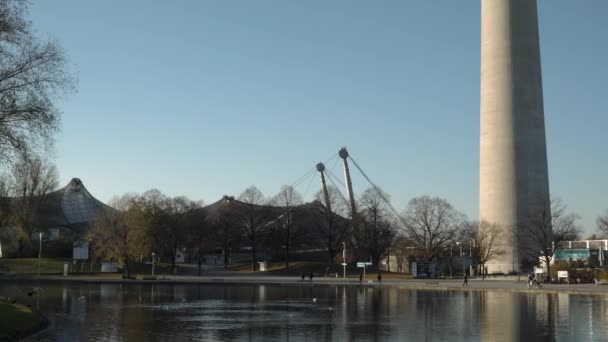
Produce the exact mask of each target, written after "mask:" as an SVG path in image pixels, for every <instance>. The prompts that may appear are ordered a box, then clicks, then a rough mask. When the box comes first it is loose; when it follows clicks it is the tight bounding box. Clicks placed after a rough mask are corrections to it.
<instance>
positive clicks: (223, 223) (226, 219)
mask: <svg viewBox="0 0 608 342" xmlns="http://www.w3.org/2000/svg"><path fill="white" fill-rule="evenodd" d="M238 217H239V215H238V214H237V208H236V205H235V200H234V197H229V196H224V198H222V201H221V203H219V205H218V206H217V208H214V209H212V210H211V211H210V212H209V213H208V214H207V217H206V220H207V224H208V225H209V227H210V230H211V234H210V236H209V237H210V239H211V240H213V241H214V242H215V244H216V246H218V247H220V248H221V249H222V251H223V254H224V268H225V269H226V268H228V264H229V262H230V259H229V258H230V256H231V255H230V254H232V250H231V248H232V247H231V246H232V245H233V244H235V245H238V242H239V238H240V234H238V233H239V225H240V222H239V219H238Z"/></svg>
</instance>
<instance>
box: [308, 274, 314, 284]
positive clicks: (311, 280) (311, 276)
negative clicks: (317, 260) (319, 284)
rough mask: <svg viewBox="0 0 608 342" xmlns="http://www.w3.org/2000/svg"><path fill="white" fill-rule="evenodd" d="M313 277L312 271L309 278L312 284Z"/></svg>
mask: <svg viewBox="0 0 608 342" xmlns="http://www.w3.org/2000/svg"><path fill="white" fill-rule="evenodd" d="M312 277H313V275H312V272H310V274H309V275H308V279H309V280H310V283H311V284H312Z"/></svg>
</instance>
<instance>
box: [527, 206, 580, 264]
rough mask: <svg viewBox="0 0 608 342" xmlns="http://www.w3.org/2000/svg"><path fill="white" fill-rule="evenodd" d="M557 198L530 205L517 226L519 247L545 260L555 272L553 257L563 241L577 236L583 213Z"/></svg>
mask: <svg viewBox="0 0 608 342" xmlns="http://www.w3.org/2000/svg"><path fill="white" fill-rule="evenodd" d="M566 209H567V208H566V205H564V204H563V203H562V202H561V201H560V200H557V199H548V198H547V199H540V200H539V201H537V203H535V204H533V205H532V206H530V208H529V210H528V213H527V215H526V217H525V219H524V220H523V222H522V224H521V225H520V227H519V229H517V236H516V238H517V242H518V245H519V246H518V247H519V249H520V250H522V251H523V252H524V253H525V255H526V256H528V257H530V258H531V259H532V260H539V259H540V260H542V261H543V262H544V263H545V266H546V268H547V274H549V275H550V274H551V260H552V259H553V256H554V254H555V251H556V250H557V248H558V247H559V245H560V243H561V242H563V241H568V240H574V239H576V238H577V236H578V234H579V228H578V226H577V220H578V219H579V216H578V215H577V214H574V213H568V212H567V210H566Z"/></svg>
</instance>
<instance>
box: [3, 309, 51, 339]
mask: <svg viewBox="0 0 608 342" xmlns="http://www.w3.org/2000/svg"><path fill="white" fill-rule="evenodd" d="M45 325H46V320H45V319H44V318H43V317H42V316H40V315H38V314H36V313H34V312H32V310H31V309H30V308H28V307H27V306H25V305H21V304H10V303H7V302H4V301H0V341H11V340H17V339H19V338H22V337H25V336H27V335H29V334H31V333H34V332H36V331H37V330H39V329H40V328H42V327H44V326H45Z"/></svg>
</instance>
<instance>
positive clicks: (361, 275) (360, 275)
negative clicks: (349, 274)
mask: <svg viewBox="0 0 608 342" xmlns="http://www.w3.org/2000/svg"><path fill="white" fill-rule="evenodd" d="M361 283H363V272H361V273H359V284H361Z"/></svg>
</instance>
